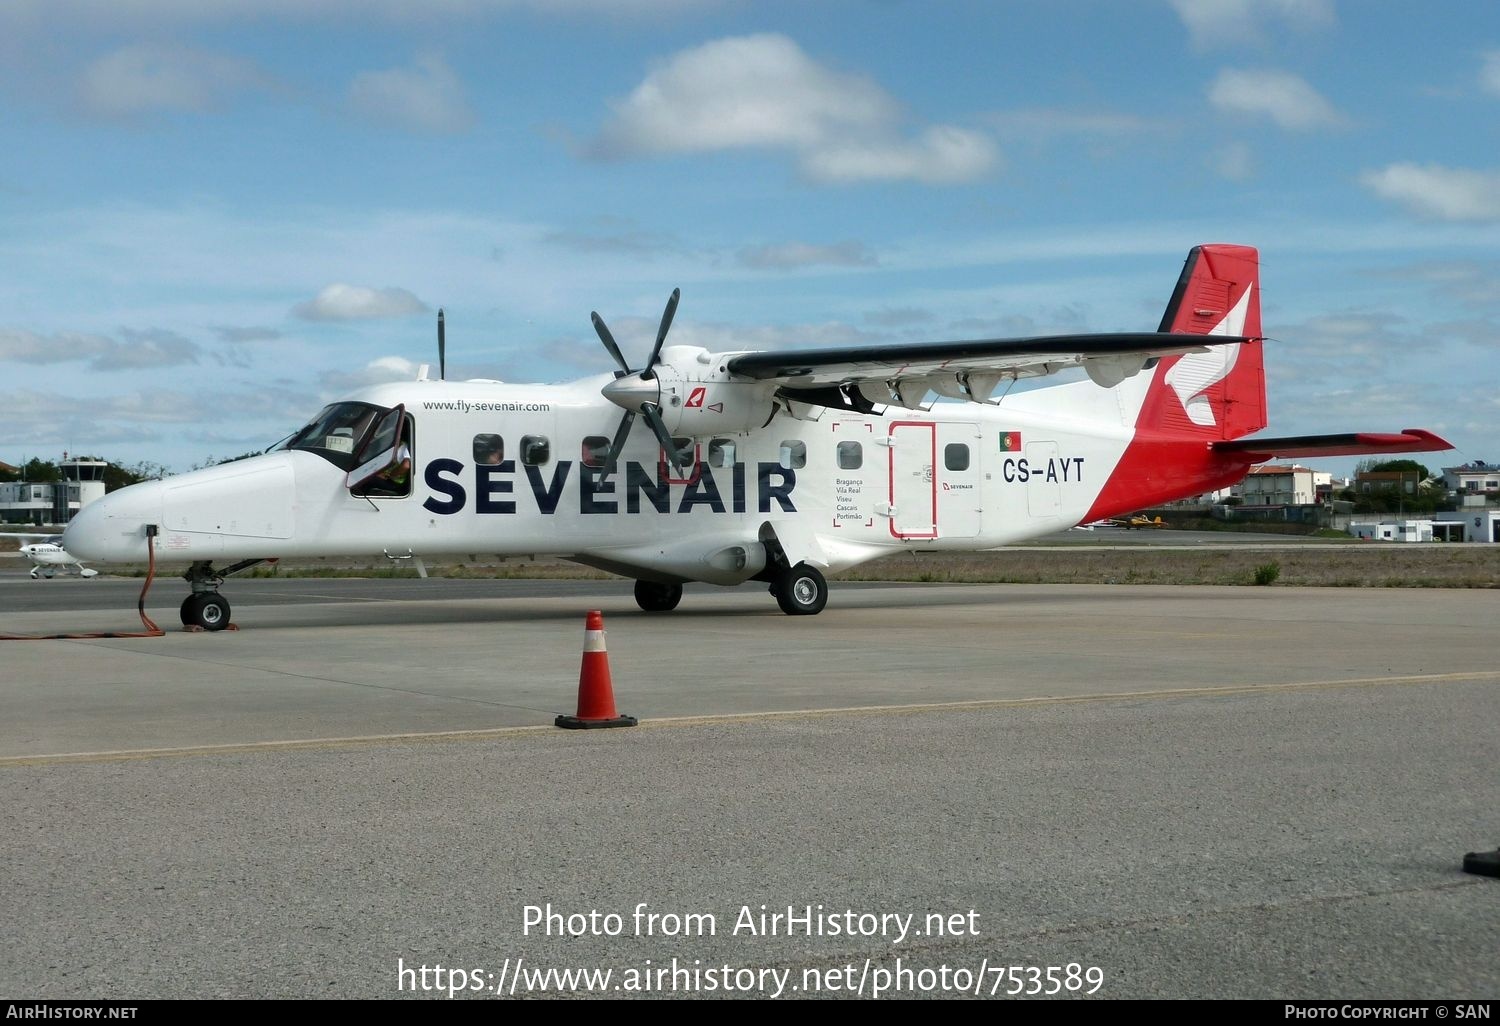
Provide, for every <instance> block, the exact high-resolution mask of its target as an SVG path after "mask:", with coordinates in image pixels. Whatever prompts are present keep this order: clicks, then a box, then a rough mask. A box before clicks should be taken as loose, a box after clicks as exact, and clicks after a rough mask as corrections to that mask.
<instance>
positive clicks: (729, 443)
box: [708, 438, 734, 467]
mask: <svg viewBox="0 0 1500 1026" xmlns="http://www.w3.org/2000/svg"><path fill="white" fill-rule="evenodd" d="M708 465H709V466H710V467H732V466H734V441H733V440H732V439H729V438H714V439H710V440H709V443H708Z"/></svg>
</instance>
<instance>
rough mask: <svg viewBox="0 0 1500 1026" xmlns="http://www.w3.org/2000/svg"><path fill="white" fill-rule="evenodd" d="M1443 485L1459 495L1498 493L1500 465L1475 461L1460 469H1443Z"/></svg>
mask: <svg viewBox="0 0 1500 1026" xmlns="http://www.w3.org/2000/svg"><path fill="white" fill-rule="evenodd" d="M1443 484H1444V485H1445V486H1446V487H1447V489H1448V490H1449V491H1450V492H1457V493H1458V494H1460V495H1465V496H1468V495H1483V494H1485V493H1486V492H1489V493H1495V492H1500V465H1496V464H1494V463H1484V462H1481V461H1480V460H1475V461H1474V462H1473V463H1466V464H1464V465H1463V466H1461V467H1444V468H1443Z"/></svg>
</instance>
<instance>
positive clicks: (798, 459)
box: [780, 440, 807, 470]
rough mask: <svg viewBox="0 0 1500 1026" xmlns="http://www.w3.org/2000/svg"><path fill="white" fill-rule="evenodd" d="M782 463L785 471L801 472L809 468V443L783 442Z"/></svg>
mask: <svg viewBox="0 0 1500 1026" xmlns="http://www.w3.org/2000/svg"><path fill="white" fill-rule="evenodd" d="M780 462H781V466H782V468H783V469H785V470H801V469H802V468H803V467H805V466H807V443H806V442H802V441H796V440H792V441H786V442H782V443H781V461H780Z"/></svg>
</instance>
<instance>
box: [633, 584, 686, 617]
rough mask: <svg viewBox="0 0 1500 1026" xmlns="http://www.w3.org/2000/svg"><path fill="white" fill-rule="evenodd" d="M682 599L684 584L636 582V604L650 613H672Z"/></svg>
mask: <svg viewBox="0 0 1500 1026" xmlns="http://www.w3.org/2000/svg"><path fill="white" fill-rule="evenodd" d="M681 601H682V585H680V584H658V583H657V582H655V581H636V582H635V604H636V605H638V606H640V607H641V608H642V609H644V610H645V611H646V612H648V613H670V612H671V611H672V610H674V609H676V608H677V603H679V602H681Z"/></svg>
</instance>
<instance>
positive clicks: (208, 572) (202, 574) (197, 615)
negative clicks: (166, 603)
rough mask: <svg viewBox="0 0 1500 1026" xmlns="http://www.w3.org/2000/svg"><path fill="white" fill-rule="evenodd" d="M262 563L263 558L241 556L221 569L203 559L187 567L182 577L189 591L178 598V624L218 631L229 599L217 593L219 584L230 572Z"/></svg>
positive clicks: (225, 618) (225, 622) (225, 623)
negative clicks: (179, 613) (179, 605)
mask: <svg viewBox="0 0 1500 1026" xmlns="http://www.w3.org/2000/svg"><path fill="white" fill-rule="evenodd" d="M264 562H265V560H263V559H245V560H241V561H240V562H238V563H235V564H234V565H233V566H230V567H227V568H226V569H224V570H215V569H214V567H213V564H212V563H209V562H206V561H205V562H198V563H194V564H193V565H192V566H190V567H188V570H187V573H185V574H183V575H182V579H183V580H185V581H187V582H188V586H189V587H191V588H192V589H193V593H192V594H191V595H189V596H188V597H187V598H185V599H183V600H182V610H181V615H182V625H183V626H184V627H197V628H199V629H200V630H205V631H222V630H223V629H224V628H226V627H228V626H229V600H228V599H227V598H225V597H224V596H223V595H220V594H219V585H221V584H223V583H224V578H226V577H228V576H229V575H230V574H237V573H239V572H240V571H241V570H248V569H249V568H250V567H252V566H255V565H256V564H257V563H264Z"/></svg>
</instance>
